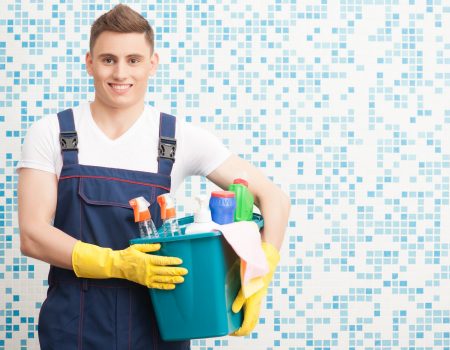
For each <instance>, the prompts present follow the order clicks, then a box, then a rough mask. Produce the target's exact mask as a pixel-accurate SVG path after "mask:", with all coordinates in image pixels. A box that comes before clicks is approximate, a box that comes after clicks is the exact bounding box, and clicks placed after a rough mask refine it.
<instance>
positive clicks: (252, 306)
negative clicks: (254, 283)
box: [231, 242, 280, 336]
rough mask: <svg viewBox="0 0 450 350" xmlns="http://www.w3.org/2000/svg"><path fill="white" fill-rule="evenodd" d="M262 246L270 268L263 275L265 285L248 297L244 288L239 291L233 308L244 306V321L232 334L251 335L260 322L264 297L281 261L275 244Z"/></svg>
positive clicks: (239, 308) (237, 309)
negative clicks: (245, 295)
mask: <svg viewBox="0 0 450 350" xmlns="http://www.w3.org/2000/svg"><path fill="white" fill-rule="evenodd" d="M262 248H263V251H264V254H265V255H266V259H267V263H268V264H269V269H270V270H269V272H268V273H267V274H266V275H265V276H264V277H262V279H263V284H264V286H263V287H262V288H261V289H260V290H258V291H257V292H256V293H254V294H252V295H251V296H250V297H248V298H245V297H244V293H243V291H242V288H241V290H240V291H239V293H238V295H237V297H236V299H235V300H234V302H233V305H232V307H231V308H232V310H233V312H239V311H240V310H241V309H242V307H244V321H243V322H242V325H241V328H239V329H238V330H237V331H236V332H234V333H232V334H231V335H234V336H244V335H249V334H250V333H251V332H252V330H253V329H254V328H255V326H256V324H257V323H258V319H259V312H260V309H261V302H262V299H263V298H264V296H265V295H266V294H267V289H268V288H269V285H270V282H271V281H272V278H273V274H274V273H275V270H276V268H277V265H278V262H279V261H280V253H279V252H278V250H277V248H275V247H274V246H273V245H271V244H269V243H267V242H262Z"/></svg>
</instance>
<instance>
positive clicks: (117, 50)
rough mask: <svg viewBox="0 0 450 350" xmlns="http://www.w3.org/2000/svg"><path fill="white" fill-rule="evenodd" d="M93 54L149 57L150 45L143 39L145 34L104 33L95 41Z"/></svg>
mask: <svg viewBox="0 0 450 350" xmlns="http://www.w3.org/2000/svg"><path fill="white" fill-rule="evenodd" d="M93 51H94V54H95V55H96V56H97V55H101V54H104V53H111V54H115V55H118V56H119V55H127V54H130V53H140V54H142V55H143V56H146V55H148V56H150V53H151V47H150V43H149V42H148V41H147V39H146V38H145V33H116V32H110V31H105V32H103V33H101V34H100V35H99V36H98V37H97V40H96V41H95V44H94V48H93Z"/></svg>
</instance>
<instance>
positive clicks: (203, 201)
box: [185, 195, 219, 234]
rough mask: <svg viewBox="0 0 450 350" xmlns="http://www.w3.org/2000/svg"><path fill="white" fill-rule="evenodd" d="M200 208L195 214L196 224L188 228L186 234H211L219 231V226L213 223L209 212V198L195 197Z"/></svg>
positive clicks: (204, 196) (203, 196)
mask: <svg viewBox="0 0 450 350" xmlns="http://www.w3.org/2000/svg"><path fill="white" fill-rule="evenodd" d="M195 199H196V201H197V203H198V208H197V211H196V212H195V214H194V222H193V223H192V224H190V225H189V226H187V227H186V231H185V233H186V234H191V233H202V232H211V231H212V230H215V229H218V227H219V226H218V225H217V224H216V223H215V222H214V221H212V218H211V210H209V197H208V196H206V195H199V196H196V197H195Z"/></svg>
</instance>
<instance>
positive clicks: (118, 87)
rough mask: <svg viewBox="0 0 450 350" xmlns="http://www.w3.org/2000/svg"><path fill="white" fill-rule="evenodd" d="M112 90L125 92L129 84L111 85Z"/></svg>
mask: <svg viewBox="0 0 450 350" xmlns="http://www.w3.org/2000/svg"><path fill="white" fill-rule="evenodd" d="M111 86H112V88H113V89H117V90H125V89H128V88H129V87H130V86H131V85H130V84H125V85H122V84H120V85H117V84H111Z"/></svg>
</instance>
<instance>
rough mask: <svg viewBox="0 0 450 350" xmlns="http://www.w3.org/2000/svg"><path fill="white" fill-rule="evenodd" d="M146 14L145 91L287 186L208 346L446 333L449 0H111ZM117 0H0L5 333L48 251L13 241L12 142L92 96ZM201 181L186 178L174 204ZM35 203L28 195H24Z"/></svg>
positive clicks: (317, 343)
mask: <svg viewBox="0 0 450 350" xmlns="http://www.w3.org/2000/svg"><path fill="white" fill-rule="evenodd" d="M123 2H124V3H126V4H129V5H130V6H132V7H133V8H134V9H135V10H137V11H138V12H140V13H142V14H143V15H144V16H145V17H146V18H147V19H148V20H149V22H150V23H151V25H152V26H154V28H155V32H156V49H157V51H158V52H159V55H160V59H161V65H160V69H159V72H158V74H157V75H156V77H155V78H153V79H151V81H150V83H149V89H148V97H147V103H149V104H152V105H155V106H157V107H158V108H159V109H161V110H163V111H166V112H169V113H172V114H175V115H177V116H178V118H182V119H185V120H186V121H187V122H190V123H195V124H199V125H201V126H203V127H204V128H206V129H208V130H210V131H211V132H213V133H215V134H216V135H217V136H218V137H219V138H220V139H221V140H222V141H223V142H224V143H225V144H226V145H227V147H229V148H230V149H231V150H232V151H233V152H234V153H236V154H239V155H240V156H241V157H243V158H245V159H247V160H248V161H250V162H252V163H253V164H254V165H256V166H258V167H259V168H260V169H261V170H262V171H263V172H264V173H265V174H266V175H267V176H269V177H270V178H271V179H272V180H273V181H274V182H275V183H276V184H278V185H279V186H280V187H281V188H282V189H283V190H284V191H285V192H286V193H288V194H289V196H290V198H291V203H292V210H291V216H290V221H289V227H288V228H287V234H286V239H285V243H284V246H283V249H282V260H281V263H280V266H279V269H278V272H277V273H276V274H275V278H274V282H273V285H272V288H271V289H270V291H269V294H268V296H267V299H266V301H265V303H264V304H263V311H262V313H261V317H260V322H259V325H258V326H257V328H256V329H255V331H254V332H253V333H252V334H251V336H249V337H245V338H234V337H223V338H216V339H206V340H194V341H193V342H192V345H193V346H192V348H193V349H195V350H210V349H230V350H231V349H233V350H242V349H258V350H262V349H267V350H272V349H282V350H294V349H295V350H299V349H317V350H319V349H380V350H381V349H408V350H410V349H415V350H419V349H450V331H449V330H450V293H449V290H450V280H449V279H450V259H449V253H448V252H449V244H450V235H449V228H450V221H449V216H448V215H447V213H448V212H449V178H450V177H449V175H450V170H449V166H450V143H449V140H450V137H449V135H450V134H449V124H450V102H449V96H450V95H449V85H450V69H449V67H450V66H449V63H450V36H449V31H448V28H449V25H450V23H449V19H450V4H449V3H448V2H447V1H442V0H426V1H425V0H422V1H419V0H417V1H416V0H409V1H406V0H405V1H401V0H336V1H334V0H321V1H294V0H291V1H284V0H277V1H236V0H234V1H225V0H224V1H205V0H202V1H199V0H196V1H183V0H177V1H161V0H159V1H123ZM115 4H116V1H108V0H105V1H94V0H81V1H73V0H61V1H38V0H28V1H19V0H2V1H1V4H0V81H1V84H0V145H1V146H0V150H1V152H0V349H38V348H39V345H38V339H37V316H38V312H39V308H40V306H41V303H42V301H43V299H44V296H45V290H46V273H47V269H48V266H47V265H46V264H44V263H41V262H38V261H36V260H34V259H30V258H26V257H24V256H22V255H21V253H20V250H19V230H18V221H17V174H16V173H15V166H16V164H17V161H18V159H19V158H20V150H21V142H22V140H23V137H24V136H25V135H26V132H27V129H28V128H29V126H30V125H31V124H32V123H33V122H34V121H36V120H38V119H40V118H45V117H46V116H47V115H50V114H53V113H56V112H57V111H59V110H62V109H64V108H67V107H71V106H74V105H77V104H78V103H79V102H80V101H84V100H92V99H93V87H92V81H91V79H90V78H89V77H88V75H87V74H86V71H85V66H84V56H85V53H86V50H87V48H88V40H89V28H90V24H91V23H92V21H93V20H94V19H95V18H96V17H98V16H99V15H100V14H101V13H103V12H105V11H107V10H109V9H110V8H111V7H112V6H113V5H115ZM212 188H213V186H212V185H211V184H210V183H208V182H207V181H206V180H205V179H204V178H189V179H186V181H185V183H184V184H183V185H182V186H181V188H180V189H179V190H178V193H177V199H178V203H179V211H180V212H182V213H185V214H188V213H191V212H192V210H193V208H194V203H193V200H192V196H194V195H195V194H197V193H200V192H208V191H209V190H211V189H212ZM36 205H38V203H36Z"/></svg>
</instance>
